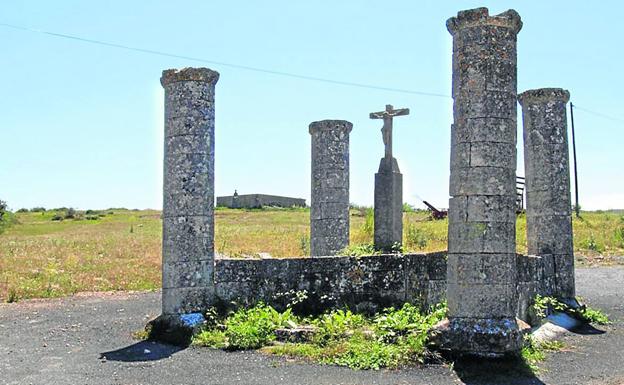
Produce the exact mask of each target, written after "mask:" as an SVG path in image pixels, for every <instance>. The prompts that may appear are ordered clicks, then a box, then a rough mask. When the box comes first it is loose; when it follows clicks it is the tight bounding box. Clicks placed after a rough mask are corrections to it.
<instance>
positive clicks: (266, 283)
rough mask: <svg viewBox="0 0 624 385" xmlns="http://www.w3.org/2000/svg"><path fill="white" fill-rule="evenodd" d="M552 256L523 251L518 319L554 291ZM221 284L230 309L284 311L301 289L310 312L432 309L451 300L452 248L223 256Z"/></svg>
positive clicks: (301, 305) (221, 299) (304, 305)
mask: <svg viewBox="0 0 624 385" xmlns="http://www.w3.org/2000/svg"><path fill="white" fill-rule="evenodd" d="M551 259H552V258H551ZM551 259H549V258H548V257H544V258H542V257H537V256H526V255H520V254H518V255H517V258H516V262H517V267H518V287H517V293H518V307H517V317H518V318H520V319H523V320H525V321H526V320H528V317H529V312H528V309H529V306H530V305H531V302H532V300H533V298H534V297H535V295H536V294H543V295H546V294H548V293H549V290H552V284H553V283H552V282H550V283H549V281H548V279H547V277H551V276H552V275H551V274H549V273H548V271H549V269H552V263H546V262H547V261H551ZM551 262H552V261H551ZM549 266H550V267H549ZM215 285H216V292H217V298H218V301H219V302H220V305H221V306H223V307H225V308H235V307H237V306H249V305H253V304H255V303H257V302H259V301H263V302H265V303H267V304H270V305H272V306H274V307H276V308H278V309H284V308H285V307H286V305H287V304H288V303H289V302H292V300H293V298H294V297H295V293H296V292H303V291H305V292H306V294H307V299H306V300H304V301H303V302H301V303H298V304H297V305H295V309H296V310H299V311H302V312H306V313H319V312H322V311H324V310H327V309H330V308H341V307H348V308H350V309H352V310H354V311H358V312H365V313H374V312H376V311H379V310H382V309H383V308H386V307H389V306H401V305H402V304H403V303H405V302H410V303H413V304H418V305H420V306H421V307H423V308H426V307H428V306H431V305H434V304H436V303H439V302H441V301H443V300H445V298H446V252H440V253H430V254H406V255H397V254H390V255H376V256H366V257H341V256H331V257H298V258H275V259H217V261H216V267H215Z"/></svg>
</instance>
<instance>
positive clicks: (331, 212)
mask: <svg viewBox="0 0 624 385" xmlns="http://www.w3.org/2000/svg"><path fill="white" fill-rule="evenodd" d="M352 128H353V124H351V123H350V122H347V121H346V120H322V121H320V122H312V123H310V129H309V131H310V135H312V196H311V204H310V254H311V255H312V256H326V255H336V253H337V252H338V251H340V250H341V249H343V248H345V247H346V246H348V245H349V133H350V132H351V129H352Z"/></svg>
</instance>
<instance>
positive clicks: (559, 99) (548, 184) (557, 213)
mask: <svg viewBox="0 0 624 385" xmlns="http://www.w3.org/2000/svg"><path fill="white" fill-rule="evenodd" d="M569 99H570V94H569V93H568V91H566V90H563V89H561V88H541V89H537V90H529V91H525V92H523V93H522V94H520V95H518V101H519V102H520V104H521V105H522V122H523V126H524V170H525V177H526V194H527V206H526V218H527V243H528V248H529V254H531V255H538V256H541V257H542V259H543V260H544V266H545V267H549V266H552V267H553V269H552V270H551V269H545V271H544V273H545V277H544V278H545V285H544V286H545V287H543V290H544V294H545V295H554V296H556V297H559V298H562V299H565V300H573V299H574V297H575V289H574V248H573V244H572V209H571V207H572V203H571V197H570V161H569V154H568V126H567V116H566V103H567V102H568V100H569Z"/></svg>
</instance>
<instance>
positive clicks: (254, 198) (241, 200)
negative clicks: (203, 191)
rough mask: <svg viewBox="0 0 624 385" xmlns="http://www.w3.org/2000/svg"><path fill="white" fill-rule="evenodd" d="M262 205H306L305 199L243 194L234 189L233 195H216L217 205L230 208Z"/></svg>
mask: <svg viewBox="0 0 624 385" xmlns="http://www.w3.org/2000/svg"><path fill="white" fill-rule="evenodd" d="M263 206H277V207H293V206H294V207H306V201H305V199H301V198H290V197H281V196H277V195H266V194H245V195H239V194H238V192H237V191H236V190H234V195H230V196H224V197H217V207H229V208H231V209H240V208H245V209H252V208H260V207H263Z"/></svg>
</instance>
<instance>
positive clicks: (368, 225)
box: [362, 207, 375, 237]
mask: <svg viewBox="0 0 624 385" xmlns="http://www.w3.org/2000/svg"><path fill="white" fill-rule="evenodd" d="M374 229H375V210H373V208H372V207H369V208H367V209H366V219H365V220H364V224H362V232H363V233H364V234H366V235H367V236H369V237H372V236H373V232H374Z"/></svg>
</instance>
